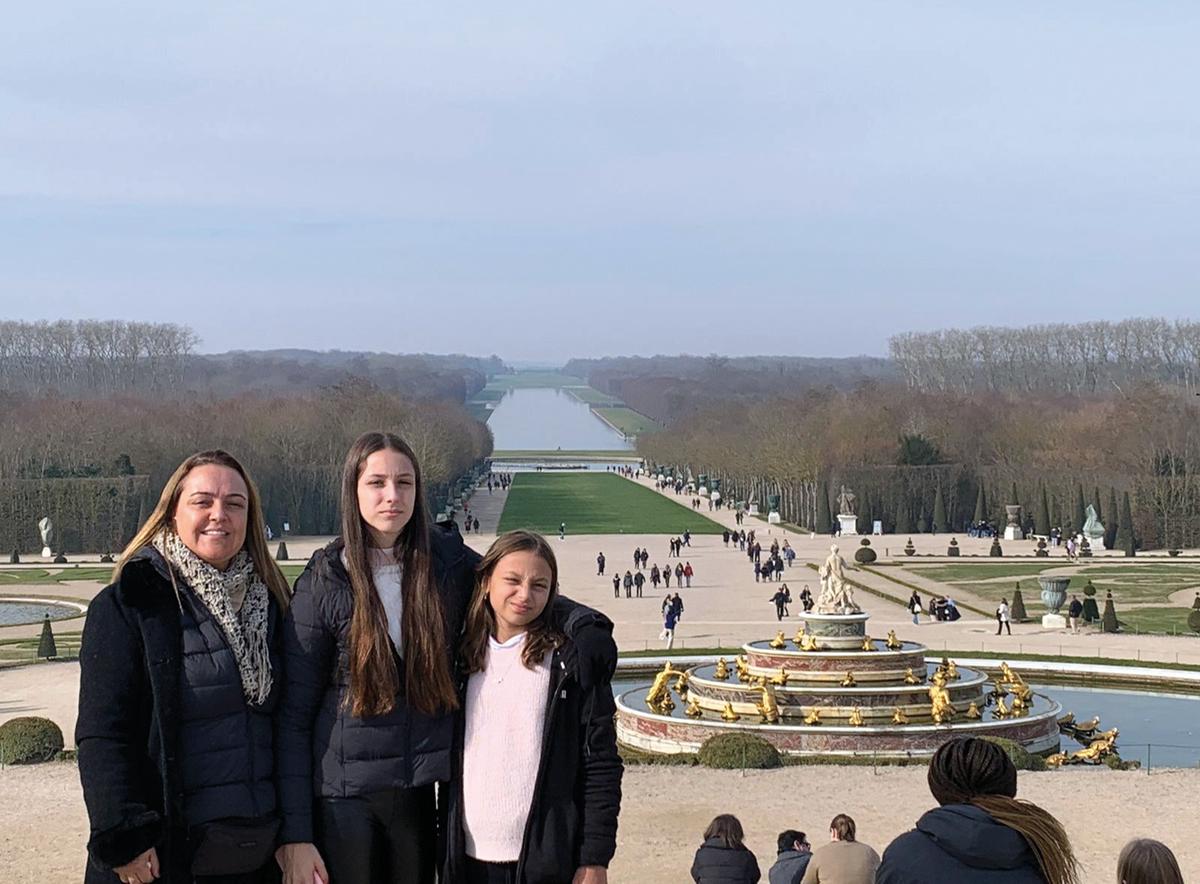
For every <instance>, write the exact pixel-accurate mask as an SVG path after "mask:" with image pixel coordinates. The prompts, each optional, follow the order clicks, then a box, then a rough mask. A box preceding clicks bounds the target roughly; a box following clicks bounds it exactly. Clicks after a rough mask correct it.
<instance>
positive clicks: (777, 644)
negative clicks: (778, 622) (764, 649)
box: [770, 629, 787, 651]
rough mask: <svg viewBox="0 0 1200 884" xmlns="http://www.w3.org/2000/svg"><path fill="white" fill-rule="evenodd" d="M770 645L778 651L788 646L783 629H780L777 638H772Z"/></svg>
mask: <svg viewBox="0 0 1200 884" xmlns="http://www.w3.org/2000/svg"><path fill="white" fill-rule="evenodd" d="M770 645H771V647H772V648H774V649H775V650H777V651H781V650H783V649H784V648H786V647H787V639H786V638H784V637H783V630H782V629H781V630H779V633H778V634H777V635H776V636H775V638H773V639H771V642H770Z"/></svg>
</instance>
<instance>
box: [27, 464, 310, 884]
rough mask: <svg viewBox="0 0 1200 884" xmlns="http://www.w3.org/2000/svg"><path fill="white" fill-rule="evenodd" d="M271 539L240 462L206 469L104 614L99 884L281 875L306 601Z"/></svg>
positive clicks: (93, 628) (89, 756) (169, 496)
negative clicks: (293, 633) (287, 699)
mask: <svg viewBox="0 0 1200 884" xmlns="http://www.w3.org/2000/svg"><path fill="white" fill-rule="evenodd" d="M265 524H266V522H265V519H264V518H263V512H262V505H261V504H260V502H259V496H258V490H257V489H256V488H255V485H254V482H253V481H251V479H250V476H249V475H248V474H247V473H246V471H245V469H244V468H243V467H242V465H241V464H240V463H238V461H237V460H236V459H234V458H233V457H232V456H231V455H229V454H227V453H226V452H224V451H204V452H200V453H198V454H193V455H192V456H190V457H188V458H187V459H186V460H184V462H183V463H181V464H180V465H179V466H178V467H177V468H176V470H175V472H174V473H172V474H171V477H170V478H169V479H168V480H167V484H166V486H165V487H164V488H163V490H162V493H161V494H160V495H159V498H158V503H157V504H156V505H155V507H154V510H153V511H152V512H151V513H150V515H149V517H148V518H147V519H146V521H145V523H144V524H143V525H141V526H140V527H139V528H138V530H137V532H136V533H135V534H134V537H133V540H131V541H130V542H129V545H128V546H127V547H126V548H125V550H124V551H123V552H122V553H121V555H120V556H119V557H118V559H117V564H116V568H115V569H114V571H113V582H112V583H111V584H110V585H109V586H107V587H106V588H105V589H103V590H101V591H100V593H99V594H98V595H97V596H96V597H95V598H94V599H93V600H92V603H91V604H90V605H89V606H88V611H87V619H86V620H85V621H84V626H83V639H82V644H81V647H80V650H79V713H78V719H77V721H76V725H75V744H76V746H77V747H78V765H79V779H80V782H81V784H82V786H83V799H84V803H85V804H86V806H87V813H88V820H89V837H88V845H87V867H86V869H85V870H84V873H83V880H84V881H85V882H86V884H101V882H104V884H108V882H115V881H119V882H122V884H128V882H149V881H152V880H154V879H158V880H161V881H165V882H169V884H191V882H192V881H193V880H197V879H196V878H195V877H194V876H197V875H201V874H203V875H213V876H215V877H214V878H213V879H212V880H231V879H229V878H224V877H221V876H234V875H237V876H239V877H238V878H237V880H238V881H243V882H246V884H256V882H263V884H266V882H269V881H271V880H272V876H273V875H274V876H277V875H278V869H277V866H276V864H275V847H276V843H277V842H276V836H277V832H278V829H279V820H278V816H277V814H276V812H277V810H278V801H277V794H276V789H275V767H274V765H275V760H274V759H275V753H274V751H273V725H272V713H273V712H274V710H275V706H276V704H277V702H278V698H279V694H280V688H281V683H282V666H281V662H282V660H281V655H280V623H281V620H282V616H283V612H284V611H285V610H286V609H287V606H288V600H289V596H290V594H291V593H290V591H289V589H288V585H287V581H286V580H285V579H284V577H283V574H282V573H281V572H280V570H279V567H278V566H277V565H276V564H275V560H274V559H272V558H271V555H270V553H269V551H268V550H267V540H266V533H265V531H264V527H263V526H264V525H265ZM217 757H219V758H220V759H221V763H220V765H217V764H214V763H212V762H211V759H213V758H217ZM25 877H29V876H25ZM32 877H35V878H37V877H40V876H37V875H34V876H32ZM310 880H311V876H310Z"/></svg>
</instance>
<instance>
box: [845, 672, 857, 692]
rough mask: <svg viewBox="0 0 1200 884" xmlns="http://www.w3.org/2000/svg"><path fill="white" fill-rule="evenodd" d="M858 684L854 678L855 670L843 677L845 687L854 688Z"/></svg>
mask: <svg viewBox="0 0 1200 884" xmlns="http://www.w3.org/2000/svg"><path fill="white" fill-rule="evenodd" d="M857 684H858V682H856V681H855V680H854V673H853V672H847V673H846V677H845V678H843V679H842V687H844V688H852V687H854V686H855V685H857Z"/></svg>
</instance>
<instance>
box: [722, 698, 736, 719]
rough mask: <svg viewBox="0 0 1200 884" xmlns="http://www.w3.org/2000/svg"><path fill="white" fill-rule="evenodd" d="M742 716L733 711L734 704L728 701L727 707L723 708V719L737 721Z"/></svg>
mask: <svg viewBox="0 0 1200 884" xmlns="http://www.w3.org/2000/svg"><path fill="white" fill-rule="evenodd" d="M740 718H741V716H740V715H738V714H737V713H736V712H734V711H733V704H732V703H729V702H726V703H725V708H724V709H722V710H721V721H737V720H738V719H740Z"/></svg>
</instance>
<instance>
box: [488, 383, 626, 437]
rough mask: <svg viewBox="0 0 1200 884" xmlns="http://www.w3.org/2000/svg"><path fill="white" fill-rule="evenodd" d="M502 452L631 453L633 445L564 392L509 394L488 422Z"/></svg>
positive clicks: (586, 407) (512, 392) (519, 391)
mask: <svg viewBox="0 0 1200 884" xmlns="http://www.w3.org/2000/svg"><path fill="white" fill-rule="evenodd" d="M488 426H489V427H491V429H492V436H493V437H494V439H495V447H496V448H497V449H498V450H500V451H504V450H510V451H512V450H521V451H525V450H534V451H553V450H555V449H557V448H562V449H564V450H566V451H629V450H631V449H632V448H633V443H632V442H631V441H629V440H628V439H626V438H625V437H623V436H622V435H621V434H620V433H618V432H617V431H616V430H614V429H613V428H612V427H610V426H609V425H608V424H606V423H605V422H604V421H602V420H600V418H598V417H596V415H594V414H593V413H592V411H591V409H590V408H588V406H587V404H586V403H584V402H580V401H579V400H578V399H576V398H575V397H574V396H572V395H571V394H570V393H568V392H566V391H565V390H553V389H543V388H540V387H535V388H532V389H524V390H510V391H509V392H507V393H506V394H505V395H504V398H503V399H501V400H500V402H499V403H497V405H496V407H495V409H493V410H492V416H491V417H490V418H488Z"/></svg>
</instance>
